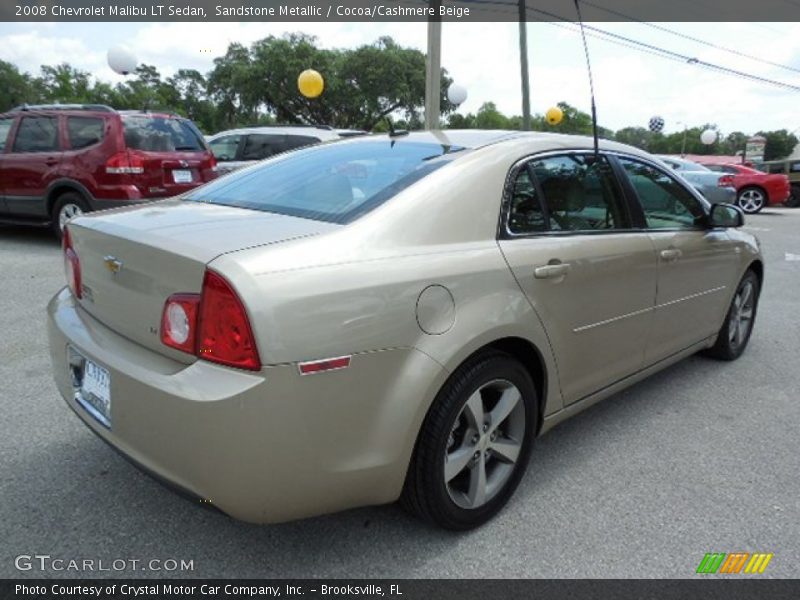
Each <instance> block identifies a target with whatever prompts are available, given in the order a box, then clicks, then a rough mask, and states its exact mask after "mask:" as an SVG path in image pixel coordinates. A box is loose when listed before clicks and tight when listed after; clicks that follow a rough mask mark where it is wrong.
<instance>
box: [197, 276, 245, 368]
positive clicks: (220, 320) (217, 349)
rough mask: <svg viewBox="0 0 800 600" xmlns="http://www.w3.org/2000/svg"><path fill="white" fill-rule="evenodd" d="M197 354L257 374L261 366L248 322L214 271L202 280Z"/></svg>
mask: <svg viewBox="0 0 800 600" xmlns="http://www.w3.org/2000/svg"><path fill="white" fill-rule="evenodd" d="M198 329H199V335H198V338H197V355H198V356H199V357H200V358H203V359H205V360H210V361H213V362H217V363H220V364H223V365H228V366H231V367H239V368H241V369H250V370H253V371H257V370H258V369H259V368H260V366H261V360H260V359H259V357H258V350H257V349H256V341H255V337H254V336H253V331H252V329H251V328H250V320H249V319H248V318H247V312H246V311H245V309H244V305H243V304H242V301H241V300H240V299H239V296H237V295H236V292H234V291H233V288H232V287H231V285H230V284H229V283H228V282H227V281H226V280H225V279H223V278H222V276H221V275H218V274H217V273H215V272H214V271H206V275H205V277H204V278H203V299H202V301H201V302H200V315H199V319H198Z"/></svg>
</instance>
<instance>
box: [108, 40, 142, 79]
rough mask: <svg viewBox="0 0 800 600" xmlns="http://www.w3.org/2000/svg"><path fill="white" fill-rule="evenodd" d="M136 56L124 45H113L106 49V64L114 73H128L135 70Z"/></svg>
mask: <svg viewBox="0 0 800 600" xmlns="http://www.w3.org/2000/svg"><path fill="white" fill-rule="evenodd" d="M136 64H137V63H136V57H135V56H134V54H133V52H131V51H130V50H129V49H128V48H127V47H125V46H114V47H113V48H111V49H110V50H109V51H108V66H109V67H111V69H112V70H113V71H114V72H115V73H119V74H120V75H128V74H130V73H133V72H134V71H135V70H136Z"/></svg>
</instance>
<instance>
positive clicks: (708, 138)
mask: <svg viewBox="0 0 800 600" xmlns="http://www.w3.org/2000/svg"><path fill="white" fill-rule="evenodd" d="M700 141H701V142H703V143H704V144H705V145H706V146H710V145H711V144H713V143H714V142H716V141H717V132H716V131H714V130H713V129H706V130H705V131H704V132H703V133H701V134H700Z"/></svg>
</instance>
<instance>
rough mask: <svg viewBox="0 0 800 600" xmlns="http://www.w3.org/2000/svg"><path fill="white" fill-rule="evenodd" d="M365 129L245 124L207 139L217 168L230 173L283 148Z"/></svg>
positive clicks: (310, 143) (355, 133)
mask: <svg viewBox="0 0 800 600" xmlns="http://www.w3.org/2000/svg"><path fill="white" fill-rule="evenodd" d="M365 133H366V132H364V131H360V130H356V129H332V128H330V127H248V128H245V129H232V130H230V131H223V132H221V133H217V134H216V135H213V136H210V137H209V138H208V143H209V145H210V146H211V151H212V152H213V153H214V157H215V158H216V159H217V170H218V171H219V172H220V173H229V172H231V171H235V170H236V169H240V168H242V167H244V166H247V165H251V164H253V163H255V162H258V161H259V160H264V159H265V158H269V157H270V156H274V155H276V154H281V153H282V152H288V151H289V150H294V149H296V148H302V147H304V146H311V145H313V144H318V143H320V142H326V141H331V140H338V139H342V138H345V137H353V136H359V135H365Z"/></svg>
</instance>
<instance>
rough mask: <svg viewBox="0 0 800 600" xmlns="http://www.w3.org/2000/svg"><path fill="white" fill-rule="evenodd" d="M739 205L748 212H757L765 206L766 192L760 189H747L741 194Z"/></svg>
mask: <svg viewBox="0 0 800 600" xmlns="http://www.w3.org/2000/svg"><path fill="white" fill-rule="evenodd" d="M739 206H740V207H741V209H742V210H743V211H744V212H746V213H748V214H752V213H756V212H758V211H759V210H761V209H762V208H763V207H764V194H762V193H761V192H759V191H758V190H745V191H743V192H742V193H741V194H739Z"/></svg>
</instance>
